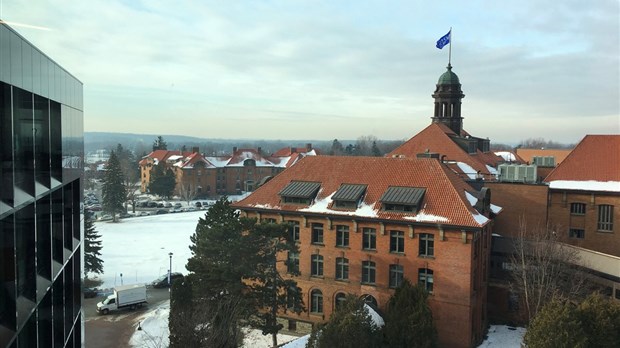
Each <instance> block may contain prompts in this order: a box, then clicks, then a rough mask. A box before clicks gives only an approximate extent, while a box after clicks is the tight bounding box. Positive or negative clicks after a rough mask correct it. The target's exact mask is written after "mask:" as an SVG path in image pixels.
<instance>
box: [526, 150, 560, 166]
mask: <svg viewBox="0 0 620 348" xmlns="http://www.w3.org/2000/svg"><path fill="white" fill-rule="evenodd" d="M571 151H572V150H562V149H522V148H519V149H517V154H518V155H519V156H521V158H523V159H524V160H525V161H527V162H529V163H534V156H553V157H555V165H556V166H557V165H558V164H560V163H562V161H564V159H565V158H566V156H568V154H569V153H570V152H571Z"/></svg>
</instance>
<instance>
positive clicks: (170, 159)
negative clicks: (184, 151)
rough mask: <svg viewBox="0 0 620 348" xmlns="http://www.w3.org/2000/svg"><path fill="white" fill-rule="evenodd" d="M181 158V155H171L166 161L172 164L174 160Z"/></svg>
mask: <svg viewBox="0 0 620 348" xmlns="http://www.w3.org/2000/svg"><path fill="white" fill-rule="evenodd" d="M181 158H183V156H181V155H172V156H170V157H168V161H171V162H173V161H176V160H178V159H181Z"/></svg>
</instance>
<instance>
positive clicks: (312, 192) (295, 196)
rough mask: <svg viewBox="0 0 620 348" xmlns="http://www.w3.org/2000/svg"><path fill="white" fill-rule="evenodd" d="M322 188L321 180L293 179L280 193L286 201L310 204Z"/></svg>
mask: <svg viewBox="0 0 620 348" xmlns="http://www.w3.org/2000/svg"><path fill="white" fill-rule="evenodd" d="M320 188H321V183H320V182H309V181H291V182H290V183H289V184H288V185H286V187H284V188H283V189H282V191H280V193H279V195H280V197H282V201H284V203H290V204H305V205H309V204H310V203H312V200H313V199H314V198H315V197H316V194H317V193H318V192H319V189H320Z"/></svg>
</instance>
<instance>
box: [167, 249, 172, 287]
mask: <svg viewBox="0 0 620 348" xmlns="http://www.w3.org/2000/svg"><path fill="white" fill-rule="evenodd" d="M168 256H170V268H168V286H170V285H171V284H170V276H171V275H172V252H170V253H168Z"/></svg>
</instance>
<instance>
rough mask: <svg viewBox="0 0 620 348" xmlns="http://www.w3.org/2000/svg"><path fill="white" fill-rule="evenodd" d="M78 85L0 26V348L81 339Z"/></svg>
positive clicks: (67, 344)
mask: <svg viewBox="0 0 620 348" xmlns="http://www.w3.org/2000/svg"><path fill="white" fill-rule="evenodd" d="M83 152H84V136H83V96H82V83H81V82H80V81H79V80H78V79H76V78H75V77H74V76H72V75H71V74H70V73H68V72H67V71H66V70H64V69H63V68H61V67H60V66H59V65H58V64H56V63H55V62H54V61H53V60H51V59H50V58H49V57H47V56H46V55H45V54H43V53H42V52H41V51H39V50H38V49H37V48H36V47H34V46H33V45H32V44H30V43H29V42H28V41H26V40H25V39H24V38H23V37H22V36H20V35H19V34H18V33H17V32H15V31H14V30H13V29H12V28H10V27H8V26H7V25H5V24H3V23H0V183H1V185H0V347H10V348H14V347H15V348H17V347H74V346H75V347H79V346H81V342H82V317H81V316H82V314H81V307H82V306H81V302H82V300H81V291H80V276H81V261H80V259H81V258H80V253H81V248H82V221H81V215H80V207H81V200H82V185H81V177H82V173H83V157H84V154H83Z"/></svg>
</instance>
